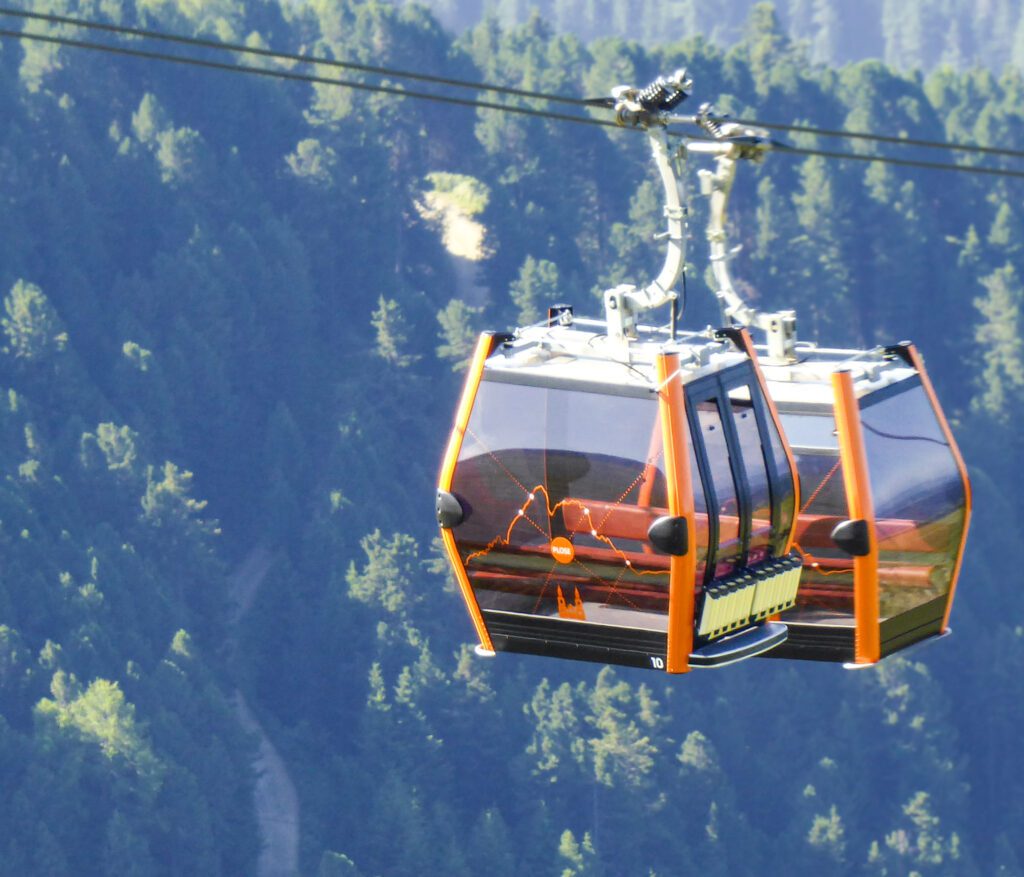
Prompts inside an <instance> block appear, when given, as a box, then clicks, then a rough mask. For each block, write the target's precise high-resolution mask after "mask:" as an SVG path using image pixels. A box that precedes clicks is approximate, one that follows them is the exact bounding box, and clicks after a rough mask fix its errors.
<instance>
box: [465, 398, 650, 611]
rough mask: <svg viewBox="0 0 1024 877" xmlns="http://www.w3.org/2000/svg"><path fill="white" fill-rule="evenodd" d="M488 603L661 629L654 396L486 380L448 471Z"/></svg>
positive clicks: (470, 567) (481, 595) (476, 581)
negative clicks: (650, 531) (654, 535)
mask: <svg viewBox="0 0 1024 877" xmlns="http://www.w3.org/2000/svg"><path fill="white" fill-rule="evenodd" d="M452 490H453V492H454V493H455V494H456V495H458V496H459V497H460V498H461V499H462V501H463V504H464V506H467V507H468V509H469V514H468V516H467V517H466V520H465V521H464V523H462V524H461V525H459V526H458V527H456V528H455V530H454V531H453V532H454V535H455V539H456V544H457V545H458V548H459V552H460V554H461V556H462V558H463V561H464V563H465V565H466V572H467V574H468V576H469V579H470V582H471V584H472V586H473V588H474V592H475V593H476V596H477V600H478V602H479V604H480V606H481V608H483V609H500V610H503V611H508V612H519V613H527V614H537V615H546V616H553V617H563V618H567V619H572V620H575V621H590V622H597V623H602V624H621V625H626V626H633V627H647V628H652V629H659V630H664V629H665V626H666V623H665V618H666V613H667V610H668V583H669V575H668V567H669V564H668V557H667V556H666V555H663V554H659V553H656V552H655V551H654V550H653V549H652V547H651V546H650V544H649V542H648V541H647V538H646V536H647V528H648V527H649V526H650V524H651V522H652V521H653V520H654V519H655V518H657V517H659V516H661V515H665V514H668V508H667V504H668V503H667V493H666V488H665V472H664V451H663V448H662V441H661V423H660V417H659V405H658V401H657V398H656V397H654V396H651V397H650V398H630V397H623V396H608V395H600V394H597V393H585V392H577V391H570V390H563V389H547V388H541V387H530V386H521V385H515V384H505V383H497V382H488V381H485V382H484V383H482V384H481V386H480V390H479V392H478V395H477V400H476V404H475V405H474V408H473V413H472V416H471V417H470V422H469V426H468V429H467V431H466V436H465V439H464V442H463V445H462V450H461V453H460V455H459V462H458V465H457V467H456V470H455V477H454V481H453V483H452Z"/></svg>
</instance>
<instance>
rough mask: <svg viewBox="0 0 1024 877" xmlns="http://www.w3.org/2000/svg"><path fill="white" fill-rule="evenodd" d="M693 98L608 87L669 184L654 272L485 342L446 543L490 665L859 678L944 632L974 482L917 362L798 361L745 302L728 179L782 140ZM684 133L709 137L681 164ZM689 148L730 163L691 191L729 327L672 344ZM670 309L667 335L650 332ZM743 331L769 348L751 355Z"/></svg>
mask: <svg viewBox="0 0 1024 877" xmlns="http://www.w3.org/2000/svg"><path fill="white" fill-rule="evenodd" d="M689 87H690V81H689V80H688V78H687V77H686V75H685V71H677V72H676V73H675V74H673V75H672V76H671V77H663V78H660V79H659V80H657V81H656V82H655V83H653V84H652V85H651V86H648V87H647V88H645V89H643V90H640V89H635V88H626V87H620V88H618V89H616V91H615V92H613V101H614V106H615V108H616V112H617V118H618V119H619V122H620V124H623V125H632V126H637V127H641V128H643V129H644V130H645V131H646V133H647V135H648V138H649V141H650V144H651V147H652V156H653V159H654V162H655V166H656V167H657V168H658V171H659V174H660V176H661V179H662V182H663V184H664V190H665V200H666V204H665V215H666V220H667V230H666V232H665V234H664V235H663V237H664V238H665V239H666V240H667V250H668V251H667V255H666V260H665V265H664V267H663V268H662V270H661V272H660V273H659V275H658V276H657V277H656V278H655V279H654V280H652V281H651V282H650V283H648V284H647V285H646V286H644V287H642V288H637V287H635V286H631V285H623V286H619V287H616V288H614V289H612V290H608V291H607V292H606V293H605V298H604V301H605V319H604V320H603V321H595V320H586V319H580V318H577V317H576V316H575V315H574V313H573V310H572V308H571V307H569V306H566V305H558V306H554V307H552V308H551V309H550V310H549V313H548V317H547V319H546V320H544V321H542V322H541V323H540V324H538V325H535V326H530V327H525V328H520V329H517V330H516V331H515V332H514V333H511V334H497V333H485V334H484V335H483V336H482V337H481V339H480V341H479V343H478V345H477V348H476V351H475V354H474V357H473V360H472V363H471V366H470V369H469V373H468V375H467V379H466V384H465V388H464V391H463V395H462V399H461V402H460V404H459V407H458V409H457V413H456V420H455V426H454V430H453V433H452V436H451V439H450V441H449V443H448V447H447V450H446V453H445V457H444V460H443V462H442V468H441V475H440V478H439V483H438V491H437V518H438V522H439V524H440V526H441V533H442V537H443V541H444V545H445V549H446V552H447V555H448V558H449V561H450V563H451V565H452V569H453V571H454V573H455V576H456V579H457V580H458V583H459V587H460V591H461V594H462V596H463V599H464V600H465V603H466V606H467V608H468V610H469V614H470V616H471V618H472V621H473V624H474V627H475V630H476V633H477V636H478V638H479V641H480V645H479V646H478V652H479V653H481V654H493V653H495V652H497V651H510V652H524V653H532V654H540V655H548V656H554V657H565V658H574V659H579V660H589V661H600V662H604V663H615V664H623V665H628V666H635V667H643V668H647V669H653V670H663V671H666V672H669V673H684V672H687V671H688V670H690V669H691V668H697V667H719V666H724V665H727V664H731V663H735V662H736V661H740V660H744V659H746V658H750V657H754V656H758V655H765V656H768V657H787V658H807V659H814V660H828V661H840V662H843V663H849V664H851V665H853V666H860V665H869V664H871V663H874V662H877V661H878V660H880V659H881V658H882V657H884V656H886V655H888V654H891V653H893V652H895V651H898V650H900V649H902V648H904V647H906V646H908V645H911V644H913V643H915V642H918V641H920V640H923V639H926V638H928V637H932V636H937V635H941V634H942V633H944V632H945V631H946V629H947V622H948V616H949V608H950V604H951V601H952V596H953V591H954V588H955V582H956V578H957V574H958V571H959V565H960V561H961V558H962V552H963V545H964V539H965V537H966V529H967V521H968V517H969V496H970V494H969V485H968V482H967V476H966V470H965V469H964V466H963V461H962V459H961V458H960V456H959V452H958V451H957V449H956V445H955V442H954V441H953V437H952V434H951V433H950V431H949V427H948V425H947V424H946V422H945V419H944V418H943V416H942V412H941V409H940V408H939V406H938V403H937V401H936V400H935V395H934V392H933V391H932V388H931V384H930V383H929V381H928V378H927V374H926V372H925V371H924V368H923V365H922V363H921V360H920V357H919V356H918V354H917V352H916V350H915V349H914V348H913V346H911V345H899V346H896V347H893V348H889V349H886V350H882V351H830V350H821V349H819V348H816V347H814V346H813V345H807V344H800V343H798V342H797V340H796V319H795V315H794V314H793V313H792V312H791V311H782V312H778V313H774V314H761V313H759V312H757V311H754V310H753V309H751V308H749V307H748V306H746V305H745V304H744V303H743V302H742V301H741V300H740V299H739V297H738V296H737V295H736V293H735V291H734V290H733V288H732V284H731V281H730V279H729V275H728V256H729V253H728V251H727V248H726V243H725V242H726V235H725V209H726V205H727V202H728V197H729V192H730V190H731V185H732V180H733V176H734V174H735V167H736V162H737V161H738V160H740V159H752V160H755V161H756V160H760V159H761V158H762V157H763V156H764V153H765V152H766V151H767V149H768V148H770V141H769V140H768V138H767V135H766V134H764V132H759V131H756V130H752V129H749V128H744V127H741V126H739V125H735V124H732V123H723V121H722V120H721V119H717V118H715V117H713V116H712V113H711V109H710V107H709V106H708V105H704V106H703V107H701V110H700V112H699V113H698V114H697V115H696V116H693V117H679V116H675V115H672V114H671V110H672V109H674V108H675V106H676V105H678V104H679V103H680V102H681V101H682V100H684V99H685V98H686V96H687V95H688V94H689ZM678 121H688V122H692V123H695V124H697V125H698V126H699V127H700V129H701V131H702V132H703V133H704V135H705V136H704V137H702V138H701V139H695V140H691V141H687V142H684V143H683V144H682V145H680V147H679V148H678V149H676V150H675V151H674V152H672V151H670V149H669V146H668V140H667V136H666V131H665V129H666V125H667V124H669V123H670V122H678ZM694 154H696V155H701V154H703V155H711V156H713V157H714V158H715V160H716V170H715V171H714V172H711V171H707V170H703V171H701V172H700V178H701V191H702V193H703V194H704V195H706V196H707V197H708V198H709V200H710V204H711V210H710V215H711V218H710V221H709V227H708V238H709V241H710V243H711V263H712V267H713V271H714V276H715V278H716V290H715V291H716V294H717V295H718V297H719V299H720V300H721V302H722V310H723V320H724V322H725V323H726V328H724V329H721V330H717V331H714V330H706V331H704V332H680V331H678V330H677V325H676V323H677V314H676V305H677V298H678V296H677V294H676V293H675V291H674V286H675V284H676V283H677V282H678V280H679V278H680V277H681V276H682V272H683V266H684V264H685V233H686V227H685V217H686V211H685V209H684V204H685V193H684V190H683V182H684V180H685V176H684V174H683V173H681V169H680V165H681V162H682V161H683V160H684V159H685V158H686V157H687V156H688V155H694ZM666 304H667V305H670V306H671V311H672V319H671V321H670V323H669V325H668V326H667V327H664V328H658V327H652V326H646V325H643V324H642V323H641V322H640V318H641V316H642V314H643V313H644V312H645V311H648V310H651V309H652V308H656V307H661V306H663V305H666ZM748 326H749V327H753V328H761V329H764V330H765V331H766V333H767V343H766V345H764V346H763V347H762V348H761V350H760V352H759V350H758V349H757V348H755V346H754V344H753V343H752V341H751V338H750V335H749V334H748V332H747V327H748ZM762 362H763V365H762ZM894 411H899V412H900V415H899V417H898V418H896V419H894V418H893V412H894ZM801 497H804V498H801Z"/></svg>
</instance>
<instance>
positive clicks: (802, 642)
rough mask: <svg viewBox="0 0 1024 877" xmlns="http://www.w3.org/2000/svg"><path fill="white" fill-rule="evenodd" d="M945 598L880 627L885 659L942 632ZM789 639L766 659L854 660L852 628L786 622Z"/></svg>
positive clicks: (903, 613) (838, 661)
mask: <svg viewBox="0 0 1024 877" xmlns="http://www.w3.org/2000/svg"><path fill="white" fill-rule="evenodd" d="M945 611H946V598H945V597H936V598H935V599H934V600H931V601H929V602H928V603H924V604H922V605H921V606H918V607H916V608H914V609H911V610H910V611H908V612H901V613H900V614H899V615H894V616H893V617H892V618H888V619H886V620H885V621H883V622H882V623H881V625H879V638H880V640H881V647H882V657H883V658H884V657H886V656H887V655H892V654H895V653H896V652H898V651H900V650H901V649H905V648H906V647H907V646H911V645H913V644H914V643H916V642H920V641H921V640H923V639H928V637H931V636H935V635H936V634H939V633H941V632H942V618H943V615H944V613H945ZM784 620H785V624H786V626H787V627H788V628H789V639H787V640H786V641H785V642H784V643H783V644H782V645H780V646H777V647H776V648H774V649H772V650H771V651H770V652H768V653H767V654H766V655H765V656H764V657H766V658H791V659H795V660H804V661H832V662H835V663H840V664H845V663H850V662H852V661H853V659H854V655H853V652H854V630H853V627H840V626H838V625H837V626H830V625H828V624H801V623H800V622H799V621H790V620H789V619H784Z"/></svg>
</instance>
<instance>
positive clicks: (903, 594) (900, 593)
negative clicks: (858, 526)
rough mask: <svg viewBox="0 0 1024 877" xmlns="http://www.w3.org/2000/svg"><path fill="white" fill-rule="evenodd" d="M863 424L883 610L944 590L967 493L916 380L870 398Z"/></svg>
mask: <svg viewBox="0 0 1024 877" xmlns="http://www.w3.org/2000/svg"><path fill="white" fill-rule="evenodd" d="M872 402H873V400H872V397H871V396H866V397H865V398H864V399H862V400H861V424H862V427H863V433H864V446H865V451H866V453H867V458H868V470H869V473H870V479H871V496H872V500H873V502H874V507H875V519H876V522H877V528H878V581H879V599H880V601H881V616H882V617H883V618H886V617H889V616H892V615H896V614H898V613H900V612H905V611H907V610H909V609H913V608H914V607H915V606H919V605H921V604H923V603H927V602H929V601H931V600H934V599H935V598H936V597H939V596H943V595H945V594H946V593H947V592H948V591H949V586H950V582H951V580H952V576H953V569H954V565H955V562H956V556H957V551H958V550H959V546H960V536H961V534H962V532H963V527H964V508H965V497H964V488H963V482H962V481H961V480H960V472H959V470H958V469H957V466H956V461H955V458H954V457H953V453H952V451H951V449H950V447H949V443H948V442H947V441H946V437H945V435H944V433H943V431H942V428H941V427H940V425H939V421H938V419H937V417H936V415H935V411H934V410H933V409H932V406H931V403H930V401H929V399H928V396H927V395H926V394H925V391H924V388H923V387H921V386H920V384H918V383H916V382H915V383H914V385H913V386H912V387H910V388H909V389H907V390H905V391H904V392H902V393H898V394H896V395H892V396H889V397H888V398H884V399H883V400H882V401H880V402H877V403H874V404H872Z"/></svg>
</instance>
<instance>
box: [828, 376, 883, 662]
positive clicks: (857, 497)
mask: <svg viewBox="0 0 1024 877" xmlns="http://www.w3.org/2000/svg"><path fill="white" fill-rule="evenodd" d="M832 390H833V392H834V393H835V415H836V431H837V432H838V434H839V458H840V459H841V460H842V464H843V483H844V485H845V486H846V498H847V502H848V504H849V510H850V518H851V519H852V520H863V521H865V522H866V523H867V527H868V542H869V545H870V550H869V551H868V553H867V554H866V555H864V556H862V557H854V559H853V611H854V617H855V620H856V629H855V634H854V662H855V663H857V664H874V663H875V662H876V661H878V660H879V658H881V656H882V646H881V629H880V627H879V621H878V538H877V533H876V528H875V508H874V503H873V502H872V500H871V482H870V480H869V477H868V460H867V454H866V453H865V450H864V433H863V430H862V429H861V422H860V407H859V405H858V404H857V394H856V391H855V390H854V386H853V375H852V374H851V373H850V372H848V371H838V372H833V374H832Z"/></svg>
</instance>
